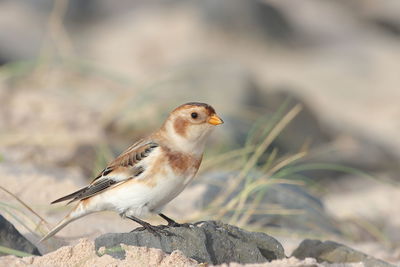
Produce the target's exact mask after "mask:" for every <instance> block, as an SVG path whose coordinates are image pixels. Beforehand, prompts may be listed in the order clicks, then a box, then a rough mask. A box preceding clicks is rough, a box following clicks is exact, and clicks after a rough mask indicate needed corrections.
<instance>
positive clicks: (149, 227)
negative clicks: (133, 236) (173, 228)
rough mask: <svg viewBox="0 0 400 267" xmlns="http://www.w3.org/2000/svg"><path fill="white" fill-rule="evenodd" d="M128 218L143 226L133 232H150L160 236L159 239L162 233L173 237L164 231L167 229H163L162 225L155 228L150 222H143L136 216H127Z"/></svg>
mask: <svg viewBox="0 0 400 267" xmlns="http://www.w3.org/2000/svg"><path fill="white" fill-rule="evenodd" d="M126 218H128V219H131V220H132V221H134V222H137V223H138V224H140V225H141V226H142V227H139V228H136V229H134V230H133V231H131V232H134V231H143V230H148V231H149V232H151V233H152V234H153V235H155V236H158V237H160V233H162V234H165V235H171V233H170V232H168V231H166V230H164V228H165V227H163V226H162V225H160V226H154V225H151V224H149V223H148V222H145V221H142V220H140V219H138V218H136V217H134V216H126Z"/></svg>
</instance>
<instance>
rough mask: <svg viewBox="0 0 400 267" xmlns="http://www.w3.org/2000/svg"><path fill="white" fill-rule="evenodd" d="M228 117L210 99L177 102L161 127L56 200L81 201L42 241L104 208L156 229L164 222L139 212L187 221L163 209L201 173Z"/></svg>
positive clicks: (177, 224)
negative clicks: (213, 136)
mask: <svg viewBox="0 0 400 267" xmlns="http://www.w3.org/2000/svg"><path fill="white" fill-rule="evenodd" d="M222 123H224V121H223V120H222V119H221V118H220V117H219V116H218V115H217V114H216V112H215V109H214V108H213V107H212V106H210V105H209V104H206V103H199V102H189V103H186V104H183V105H180V106H179V107H177V108H175V109H174V110H173V111H172V112H171V113H170V114H169V116H168V117H167V119H166V120H165V121H164V123H163V124H162V125H161V127H160V128H159V129H158V130H156V131H155V132H153V133H151V134H150V135H149V136H148V137H145V138H143V139H141V140H139V141H137V142H136V143H134V144H133V145H131V146H130V147H129V148H128V149H126V150H125V151H124V152H122V153H121V154H120V155H119V156H118V157H116V158H115V159H114V160H113V161H111V162H110V163H109V164H108V165H107V167H106V168H105V169H104V170H102V171H101V172H100V174H99V175H98V176H96V177H95V178H94V180H93V181H92V182H91V183H90V184H89V185H87V186H86V187H84V188H82V189H79V190H77V191H76V192H73V193H71V194H69V195H66V196H64V197H61V198H59V199H56V200H54V201H53V202H51V204H54V203H59V202H63V201H67V200H68V201H69V202H68V203H67V204H70V203H72V202H77V203H76V205H75V207H74V208H73V209H72V210H71V211H70V212H69V213H68V214H67V215H66V216H65V217H64V218H63V219H62V220H61V221H60V222H59V223H58V224H57V225H56V226H55V227H54V228H53V229H52V230H51V231H50V232H48V233H47V234H46V235H45V236H44V237H43V238H42V239H41V240H40V241H39V242H43V241H45V240H46V239H48V238H50V237H51V236H53V235H55V234H56V233H57V232H59V231H60V230H61V229H62V228H64V227H65V226H66V225H67V224H69V223H71V222H72V221H75V220H77V219H79V218H81V217H83V216H86V215H88V214H91V213H95V212H100V211H114V212H117V213H118V214H119V215H120V216H121V217H122V218H123V219H125V218H127V219H131V220H133V221H135V222H136V223H138V224H140V225H141V226H142V229H147V230H149V231H150V232H152V233H156V234H158V232H159V230H160V229H161V228H160V226H153V225H151V224H150V223H148V222H146V221H143V220H141V219H140V218H139V217H142V216H144V215H147V214H158V215H159V216H160V217H162V218H163V219H164V220H166V222H167V223H168V225H167V226H172V227H178V226H182V225H183V224H179V223H177V222H176V221H174V220H173V219H171V218H169V217H167V216H166V215H164V214H163V213H161V212H162V209H163V207H164V206H165V205H166V204H167V203H168V202H170V201H171V200H172V199H174V198H175V197H176V196H178V195H179V194H180V193H181V192H182V191H183V189H184V188H185V187H186V186H187V185H188V184H189V182H190V181H191V180H192V179H193V178H194V177H195V175H196V173H197V171H198V169H199V167H200V164H201V161H202V158H203V152H204V147H205V144H206V141H207V139H208V137H209V136H210V134H211V132H212V131H213V130H214V128H215V126H216V125H219V124H222Z"/></svg>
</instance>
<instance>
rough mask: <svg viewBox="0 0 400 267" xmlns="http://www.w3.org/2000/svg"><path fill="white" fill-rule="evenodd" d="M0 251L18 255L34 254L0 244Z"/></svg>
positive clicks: (28, 255)
mask: <svg viewBox="0 0 400 267" xmlns="http://www.w3.org/2000/svg"><path fill="white" fill-rule="evenodd" d="M0 252H1V253H4V254H8V255H14V256H17V257H30V256H34V255H32V254H29V253H26V252H24V251H20V250H16V249H12V248H8V247H4V246H0Z"/></svg>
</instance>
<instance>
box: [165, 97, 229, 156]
mask: <svg viewBox="0 0 400 267" xmlns="http://www.w3.org/2000/svg"><path fill="white" fill-rule="evenodd" d="M222 123H224V122H223V120H222V119H221V118H220V117H218V115H217V114H216V112H215V110H214V108H213V107H211V106H210V105H208V104H204V103H197V102H191V103H186V104H183V105H181V106H179V107H177V108H176V109H174V110H173V111H172V112H171V114H170V115H169V116H168V118H167V120H166V121H165V123H164V129H165V131H166V134H167V137H168V139H169V141H170V142H173V143H174V144H175V146H176V147H179V148H180V150H182V151H185V152H192V153H196V152H199V151H201V153H202V151H203V148H204V144H205V141H206V139H207V137H208V136H209V134H210V133H211V132H212V130H213V129H214V128H215V126H216V125H219V124H222Z"/></svg>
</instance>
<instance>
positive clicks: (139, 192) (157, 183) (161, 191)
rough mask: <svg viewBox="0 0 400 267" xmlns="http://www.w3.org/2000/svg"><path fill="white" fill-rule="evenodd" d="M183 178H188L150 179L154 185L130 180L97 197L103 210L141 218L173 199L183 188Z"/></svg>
mask: <svg viewBox="0 0 400 267" xmlns="http://www.w3.org/2000/svg"><path fill="white" fill-rule="evenodd" d="M185 178H188V177H187V176H185V177H179V176H170V177H168V176H167V177H166V176H163V177H155V178H154V179H152V180H153V181H154V183H144V182H141V181H135V180H132V181H129V182H126V183H123V184H121V185H120V186H117V187H115V188H113V189H111V190H108V191H107V192H105V194H99V195H97V196H98V197H101V198H102V201H101V202H102V203H104V204H103V205H102V206H103V207H102V209H103V210H114V211H116V212H118V213H119V214H126V215H132V216H141V215H145V214H147V213H149V212H158V211H159V210H160V209H161V208H162V207H163V206H164V205H166V204H167V203H168V202H170V201H171V200H172V199H174V198H175V197H176V196H177V195H178V194H179V193H180V192H182V190H183V189H184V188H185V186H186V183H185ZM186 181H187V180H186Z"/></svg>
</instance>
